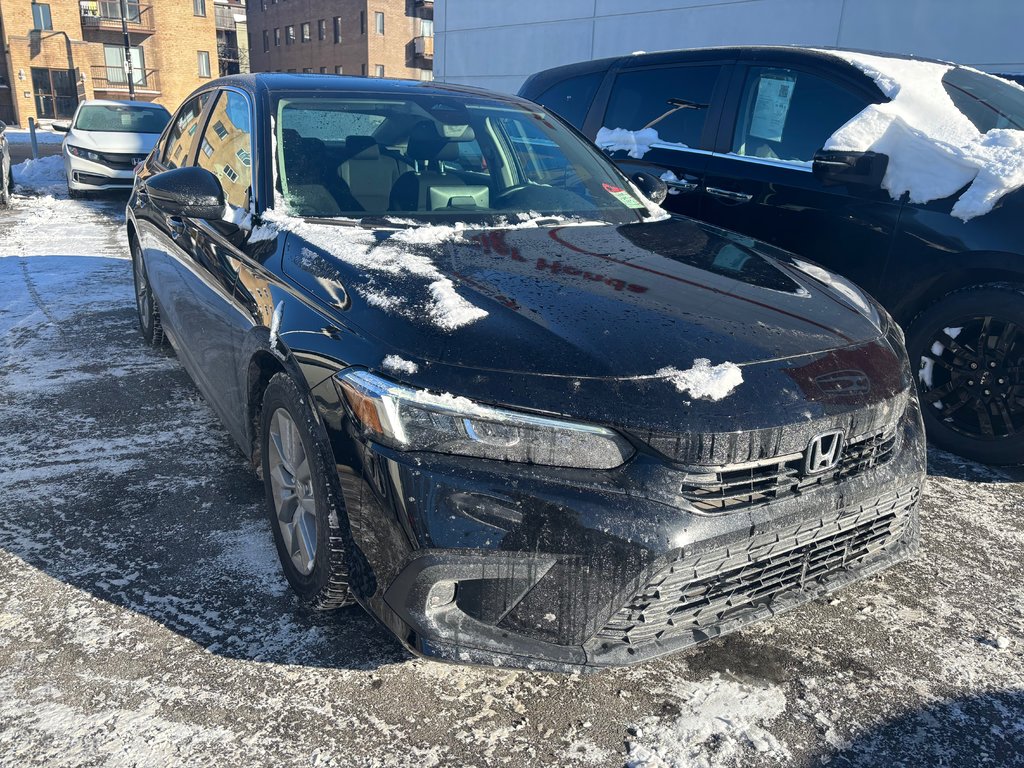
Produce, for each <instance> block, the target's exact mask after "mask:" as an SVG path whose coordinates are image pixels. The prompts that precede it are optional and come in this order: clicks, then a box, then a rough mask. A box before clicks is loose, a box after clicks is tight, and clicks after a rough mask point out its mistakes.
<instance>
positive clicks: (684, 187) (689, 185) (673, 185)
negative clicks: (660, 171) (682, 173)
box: [665, 179, 700, 192]
mask: <svg viewBox="0 0 1024 768" xmlns="http://www.w3.org/2000/svg"><path fill="white" fill-rule="evenodd" d="M665 185H666V186H667V187H668V188H669V189H678V190H679V191H680V192H693V191H694V190H695V189H697V187H699V186H700V184H699V183H697V182H696V181H683V180H681V179H680V180H676V181H666V182H665Z"/></svg>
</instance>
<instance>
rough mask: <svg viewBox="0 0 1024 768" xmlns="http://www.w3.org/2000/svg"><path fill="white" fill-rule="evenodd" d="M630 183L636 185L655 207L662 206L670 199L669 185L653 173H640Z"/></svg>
mask: <svg viewBox="0 0 1024 768" xmlns="http://www.w3.org/2000/svg"><path fill="white" fill-rule="evenodd" d="M630 181H632V182H633V183H634V184H636V186H637V189H639V190H640V191H641V192H642V193H643V196H644V197H646V198H647V199H648V200H650V201H651V202H652V203H654V204H655V205H661V204H662V203H663V202H665V198H666V197H668V184H666V183H665V182H664V181H662V180H661V179H659V178H658V177H657V176H655V175H654V174H653V173H647V172H646V171H639V172H638V173H634V174H633V175H632V176H631V177H630Z"/></svg>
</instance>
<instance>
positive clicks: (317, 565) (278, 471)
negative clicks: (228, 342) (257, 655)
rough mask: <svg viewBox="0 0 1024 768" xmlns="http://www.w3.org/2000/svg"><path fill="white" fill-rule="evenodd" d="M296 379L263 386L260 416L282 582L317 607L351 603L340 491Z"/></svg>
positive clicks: (265, 481)
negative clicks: (340, 517)
mask: <svg viewBox="0 0 1024 768" xmlns="http://www.w3.org/2000/svg"><path fill="white" fill-rule="evenodd" d="M308 400H309V398H308V397H303V396H302V393H301V392H300V391H299V388H298V386H297V385H296V384H295V381H294V380H293V379H292V378H291V377H290V376H288V375H287V374H285V373H279V374H277V375H275V376H274V377H273V378H272V379H271V380H270V383H269V384H268V385H267V389H266V392H265V393H264V395H263V405H262V408H261V411H260V438H261V439H260V453H261V456H260V459H261V462H262V466H263V486H264V490H265V493H266V499H267V513H268V515H269V516H270V524H271V528H272V529H273V532H274V542H275V544H276V545H277V554H278V556H279V557H280V559H281V566H282V567H283V568H284V573H285V577H286V578H287V579H288V583H289V584H291V587H292V589H293V590H295V592H296V593H297V594H298V596H299V599H300V600H301V601H302V602H303V603H304V604H306V605H307V606H309V607H311V608H314V609H315V610H321V611H323V610H330V609H332V608H340V607H341V606H344V605H348V604H349V603H351V602H353V600H352V597H351V593H350V592H349V588H348V569H347V568H346V564H345V546H344V540H343V538H342V534H341V529H340V526H339V516H340V515H344V514H345V512H344V509H343V503H342V501H341V491H340V488H339V484H338V482H337V480H336V479H332V474H331V473H332V472H335V471H336V470H335V469H334V462H333V460H331V459H330V458H329V456H328V453H329V451H328V450H327V449H325V448H324V447H323V443H322V442H321V441H319V440H317V439H316V438H315V437H314V435H316V434H317V425H316V423H315V422H314V421H313V415H312V413H311V412H310V410H309V406H308V405H306V403H307V402H308Z"/></svg>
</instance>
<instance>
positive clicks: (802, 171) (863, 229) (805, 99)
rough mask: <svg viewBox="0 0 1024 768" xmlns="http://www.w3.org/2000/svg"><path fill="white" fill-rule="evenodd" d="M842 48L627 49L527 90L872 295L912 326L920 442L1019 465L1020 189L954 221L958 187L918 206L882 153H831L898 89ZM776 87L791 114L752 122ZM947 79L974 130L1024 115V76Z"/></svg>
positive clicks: (679, 202)
mask: <svg viewBox="0 0 1024 768" xmlns="http://www.w3.org/2000/svg"><path fill="white" fill-rule="evenodd" d="M844 55H846V56H848V55H849V54H843V52H838V51H832V52H830V51H815V50H808V49H800V48H788V47H787V48H782V47H735V48H715V49H703V50H687V51H670V52H664V53H654V54H643V55H632V56H625V57H620V58H612V59H604V60H601V61H592V62H585V63H580V64H574V65H570V66H565V67H559V68H556V69H550V70H547V71H544V72H540V73H538V74H535V75H533V76H532V77H531V78H530V79H529V80H528V81H527V82H526V83H525V84H524V85H523V87H522V89H521V90H520V95H521V96H525V97H526V98H528V99H531V100H533V101H536V102H539V103H541V104H543V105H545V106H547V107H548V108H550V109H552V110H554V111H555V112H557V113H559V114H560V115H561V116H562V117H563V118H564V119H565V120H567V121H568V122H570V123H572V124H573V125H575V126H576V127H577V128H579V129H580V130H581V131H582V132H583V133H584V134H586V135H587V136H588V137H589V138H591V139H598V144H599V145H603V146H604V147H605V148H606V151H609V152H611V154H612V157H613V158H614V159H615V160H616V161H618V162H619V164H620V165H621V166H622V167H623V168H624V169H625V170H627V172H629V173H633V172H635V171H638V170H645V171H653V172H655V173H656V174H657V175H659V176H661V177H662V178H663V179H665V180H666V181H667V182H668V184H669V186H670V187H671V188H672V192H673V193H674V194H671V195H670V196H669V198H668V201H667V202H666V203H665V204H664V205H665V207H667V208H668V209H669V210H671V211H672V212H673V213H678V214H684V215H687V216H693V217H695V218H698V219H702V220H704V221H707V222H710V223H713V224H718V225H720V226H722V227H726V228H728V229H732V230H735V231H737V232H741V233H743V234H747V235H750V236H753V237H756V238H758V239H760V240H764V241H767V242H770V243H773V244H775V245H777V246H780V247H782V248H785V249H787V250H790V251H793V252H795V253H797V254H800V255H802V256H804V257H806V258H808V259H813V260H814V261H816V262H820V263H821V264H823V265H825V266H826V267H828V268H829V269H833V270H836V271H837V272H840V273H842V274H844V275H846V276H847V277H849V278H851V279H853V280H854V281H856V282H857V283H859V284H860V285H861V286H863V287H864V288H865V289H867V290H868V291H869V292H871V293H873V294H874V295H875V296H877V297H878V299H879V300H880V301H881V303H882V304H883V305H884V306H886V308H888V309H889V311H890V312H891V313H892V314H893V315H894V317H895V318H896V319H897V321H899V323H900V324H901V325H903V326H904V327H905V328H907V339H908V342H907V348H908V350H909V352H910V355H911V360H912V361H913V363H914V367H915V368H916V369H918V386H919V389H920V391H921V395H922V403H923V410H924V412H925V422H926V426H927V429H928V434H929V437H930V439H931V440H932V441H933V442H934V443H935V444H937V445H939V446H941V447H944V448H947V449H949V450H952V451H954V452H956V453H959V454H961V455H963V456H967V457H970V458H973V459H977V460H980V461H985V462H988V463H996V464H1015V463H1019V462H1021V461H1022V460H1024V373H1022V371H1024V333H1022V332H1021V329H1022V327H1024V257H1022V254H1024V234H1022V233H1024V230H1022V228H1021V224H1020V222H1021V219H1020V217H1021V216H1022V215H1024V192H1021V191H1020V190H1017V191H1016V192H1012V193H1010V194H1008V195H1006V196H1005V197H1003V198H1002V199H1001V200H999V202H998V203H997V204H996V205H995V207H994V209H993V210H991V211H990V212H988V213H986V214H985V215H981V216H977V217H975V218H971V219H970V220H969V221H966V222H964V221H962V220H960V219H958V218H954V217H953V216H951V215H950V211H951V210H952V208H953V205H954V204H955V202H956V200H957V198H958V197H959V194H960V192H958V193H957V194H954V195H951V196H949V197H946V198H943V199H938V200H933V201H932V202H930V203H927V204H915V203H911V202H910V200H909V196H908V195H907V194H904V195H903V196H902V197H901V198H900V199H898V200H895V199H893V198H892V197H891V196H890V194H889V192H888V191H886V190H885V189H883V188H882V180H883V177H884V174H885V173H886V168H887V166H888V165H889V163H890V158H888V157H887V156H885V155H882V154H873V153H836V152H831V153H829V152H823V151H822V149H821V148H822V147H823V146H824V145H825V143H826V141H827V140H828V139H829V137H830V136H832V135H833V134H834V133H835V132H836V131H837V130H838V129H840V128H841V127H843V126H844V125H845V124H846V123H847V122H848V121H849V120H850V119H851V118H853V117H854V116H856V115H858V114H859V113H860V112H861V111H862V110H864V109H865V108H866V107H869V106H870V105H872V104H885V103H886V102H888V101H889V100H890V99H889V97H888V96H887V95H886V94H885V93H883V91H882V89H881V87H880V86H879V85H876V83H875V80H874V79H872V77H870V76H869V75H868V74H865V72H864V71H862V69H863V68H861V67H857V66H854V65H853V64H852V63H850V62H849V61H847V60H846V59H844V58H843V56H844ZM887 59H889V60H896V59H899V57H887ZM770 85H776V86H778V87H791V88H792V92H789V91H788V90H787V91H786V93H785V101H784V106H785V107H786V108H785V109H783V110H781V111H779V112H777V113H776V114H775V115H774V116H772V115H771V114H768V112H767V110H766V111H765V114H763V115H761V116H760V118H759V117H758V116H757V115H756V114H752V113H754V112H756V110H755V109H752V106H753V105H755V104H756V103H757V100H761V99H762V96H763V93H762V89H763V88H765V87H766V86H770ZM942 85H943V87H944V88H945V90H946V92H947V94H948V95H949V96H950V98H951V100H952V102H953V103H954V104H955V105H956V107H957V108H959V110H960V111H961V112H962V113H963V114H964V115H966V116H967V118H968V119H969V120H970V121H971V122H972V123H974V125H975V126H976V127H977V129H978V130H979V131H980V132H981V133H982V134H986V132H988V131H990V130H992V129H1000V128H1010V129H1020V128H1021V127H1022V126H1024V89H1021V88H1019V87H1017V86H1016V85H1014V84H1011V83H1008V82H1006V81H1003V80H999V79H997V78H994V77H991V76H989V75H985V74H982V73H980V72H977V71H975V70H971V69H967V68H963V67H956V66H952V65H950V68H949V71H948V73H947V74H946V75H945V76H944V77H943V78H942ZM776 103H783V102H781V101H778V100H776ZM764 106H767V107H771V106H773V103H772V102H770V101H769V102H766V103H765V105H764ZM758 120H760V123H759V124H757V123H758ZM773 121H774V122H773ZM651 127H654V128H655V129H656V132H652V131H649V130H648V131H647V132H646V134H645V133H643V132H644V130H645V129H649V128H651ZM602 129H604V130H603V131H602ZM610 129H621V130H619V131H615V132H614V133H612V132H611V131H610ZM599 133H601V134H603V135H602V136H601V137H599V135H598V134H599ZM615 134H620V135H619V136H616V135H615ZM655 137H656V138H655ZM756 137H760V138H756ZM652 138H653V139H654V140H653V141H652V140H651V139H652ZM755 139H756V140H755ZM752 146H756V149H751V147H752ZM617 147H619V148H618V149H616V148H617ZM960 191H961V192H962V191H963V190H960Z"/></svg>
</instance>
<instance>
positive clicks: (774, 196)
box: [520, 46, 1024, 325]
mask: <svg viewBox="0 0 1024 768" xmlns="http://www.w3.org/2000/svg"><path fill="white" fill-rule="evenodd" d="M882 55H887V54H882ZM709 63H714V64H718V65H720V66H721V74H720V77H719V82H718V86H717V87H716V91H715V95H714V99H713V101H712V105H711V110H710V112H709V115H708V120H707V124H708V128H707V130H706V131H705V133H704V136H703V139H702V141H701V143H700V144H699V145H695V146H694V147H693V150H695V151H686V150H668V149H653V150H652V151H651V152H648V153H647V154H646V155H645V156H644V158H643V160H642V161H637V160H632V159H623V160H621V162H620V164H621V165H622V167H623V168H624V169H626V170H627V171H628V172H632V171H633V170H635V169H639V170H642V169H644V168H647V169H649V170H651V171H652V172H654V173H656V175H660V172H659V171H658V169H668V170H672V171H673V172H675V173H676V175H677V176H678V177H679V178H680V179H687V180H689V181H692V182H695V186H694V187H693V188H692V189H691V190H689V191H687V192H685V193H682V194H678V195H672V196H670V197H669V198H668V201H667V202H666V206H667V207H668V208H669V209H670V210H673V211H675V212H678V213H683V214H686V215H690V216H695V217H696V218H699V219H702V220H704V221H708V222H710V223H714V224H717V225H719V226H722V227H726V228H728V229H731V230H735V231H738V232H742V233H744V234H748V235H750V236H752V237H756V238H758V239H759V240H763V241H765V242H769V243H772V244H773V245H777V246H779V247H781V248H785V249H786V250H790V251H793V252H794V253H798V254H801V255H803V256H805V257H806V258H810V259H813V260H814V261H816V262H818V263H820V264H823V265H824V266H826V267H828V268H829V269H832V270H835V271H836V272H839V273H840V274H843V275H846V276H847V277H849V278H851V279H852V280H854V281H855V282H856V283H857V284H858V285H861V286H862V287H863V288H865V289H866V290H868V291H869V292H870V293H872V294H873V295H874V296H875V297H876V298H878V300H879V301H881V303H882V304H883V305H884V306H885V307H886V308H887V309H888V310H889V311H890V312H891V313H892V314H893V315H894V317H895V318H896V319H897V321H899V322H900V323H901V324H904V325H909V324H910V322H911V321H912V320H913V319H914V317H915V316H916V315H917V313H918V312H920V311H921V310H922V309H923V308H924V307H926V306H927V305H929V304H930V303H931V302H933V301H935V300H937V299H939V298H941V297H942V296H944V295H945V294H947V293H949V292H950V291H953V290H956V289H957V288H962V287H965V286H970V285H976V284H980V283H990V282H998V281H1007V282H1017V283H1019V282H1022V281H1024V235H1022V230H1021V227H1020V225H1019V221H1020V217H1021V215H1022V213H1024V192H1021V191H1018V192H1016V193H1013V194H1010V195H1008V196H1006V197H1005V198H1003V200H1001V201H1000V203H999V204H998V205H997V206H996V208H995V210H993V211H992V212H990V213H988V214H986V215H984V216H980V217H977V218H974V219H971V220H970V221H968V222H963V221H960V220H959V219H955V218H953V217H951V216H950V215H949V211H950V209H951V207H952V200H950V199H946V200H940V201H935V202H933V203H930V204H927V205H917V204H911V203H908V202H906V200H900V201H894V200H892V199H891V198H890V196H889V193H888V192H886V191H884V190H882V189H879V188H877V187H871V186H867V185H862V184H849V185H834V184H826V183H824V182H823V180H819V179H818V178H815V175H814V174H813V173H811V172H810V171H809V169H808V170H806V171H805V170H800V169H794V168H792V167H788V168H787V167H780V166H779V165H778V164H771V163H770V162H769V163H766V162H758V160H757V159H756V158H745V159H744V158H737V157H735V156H728V155H727V153H728V152H729V148H730V145H731V141H732V136H733V128H734V125H735V121H736V114H737V110H738V102H739V99H740V95H741V94H740V91H741V89H742V87H743V83H744V79H745V75H746V71H747V69H748V68H750V67H754V66H759V67H760V66H784V67H789V68H795V69H798V70H802V71H806V72H810V73H812V74H815V75H818V76H821V77H823V78H826V79H828V80H830V81H832V82H834V83H837V84H839V85H840V86H842V87H843V88H845V89H847V90H848V91H849V92H850V93H851V94H853V95H855V96H856V97H858V98H861V99H863V101H864V104H865V105H867V104H870V103H879V102H882V101H884V100H885V97H884V96H883V95H882V93H881V92H880V91H879V89H878V88H877V86H875V84H874V83H873V82H872V81H871V79H870V78H868V77H867V76H866V75H865V74H863V73H862V72H860V71H859V70H857V69H856V68H855V67H853V66H852V65H849V64H847V63H845V62H843V61H841V60H839V59H838V58H836V57H833V56H829V55H827V54H824V53H820V52H817V51H813V50H809V49H801V48H792V47H785V48H783V47H756V46H751V47H732V48H708V49H697V50H683V51H670V52H664V53H656V54H646V55H636V56H627V57H621V58H612V59H602V60H600V61H592V62H585V63H581V64H576V65H569V66H566V67H558V68H554V69H550V70H546V71H544V72H540V73H538V74H535V75H533V76H532V77H531V78H530V79H529V80H527V82H526V83H525V84H524V85H523V87H522V88H521V89H520V95H522V96H523V97H525V98H529V99H534V100H536V98H537V97H538V96H540V95H541V94H543V93H544V92H545V91H546V90H547V89H548V88H550V87H551V86H552V85H554V84H556V83H558V82H560V81H562V80H565V79H567V78H570V77H574V76H577V75H580V74H584V73H593V72H600V73H604V81H603V83H602V86H601V88H599V89H598V91H597V93H596V95H595V97H594V99H593V101H592V102H591V105H590V109H589V110H588V111H587V117H586V118H585V121H584V122H583V123H582V124H581V126H580V127H581V130H582V131H583V132H584V133H585V134H586V135H587V136H589V137H591V138H593V137H595V136H596V135H597V131H598V130H599V129H600V128H601V125H602V118H603V115H604V113H605V109H606V105H607V103H608V98H609V94H610V93H611V90H612V83H613V81H614V78H615V76H616V74H618V73H620V72H625V71H632V70H635V69H643V68H651V69H657V68H659V67H665V66H678V65H699V64H709ZM824 138H827V137H823V139H824ZM708 187H714V188H721V189H725V190H728V191H732V192H738V193H741V194H743V195H750V196H751V198H750V200H749V201H748V202H745V203H737V202H736V201H733V200H728V199H723V198H720V197H715V196H713V195H709V194H707V188H708Z"/></svg>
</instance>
